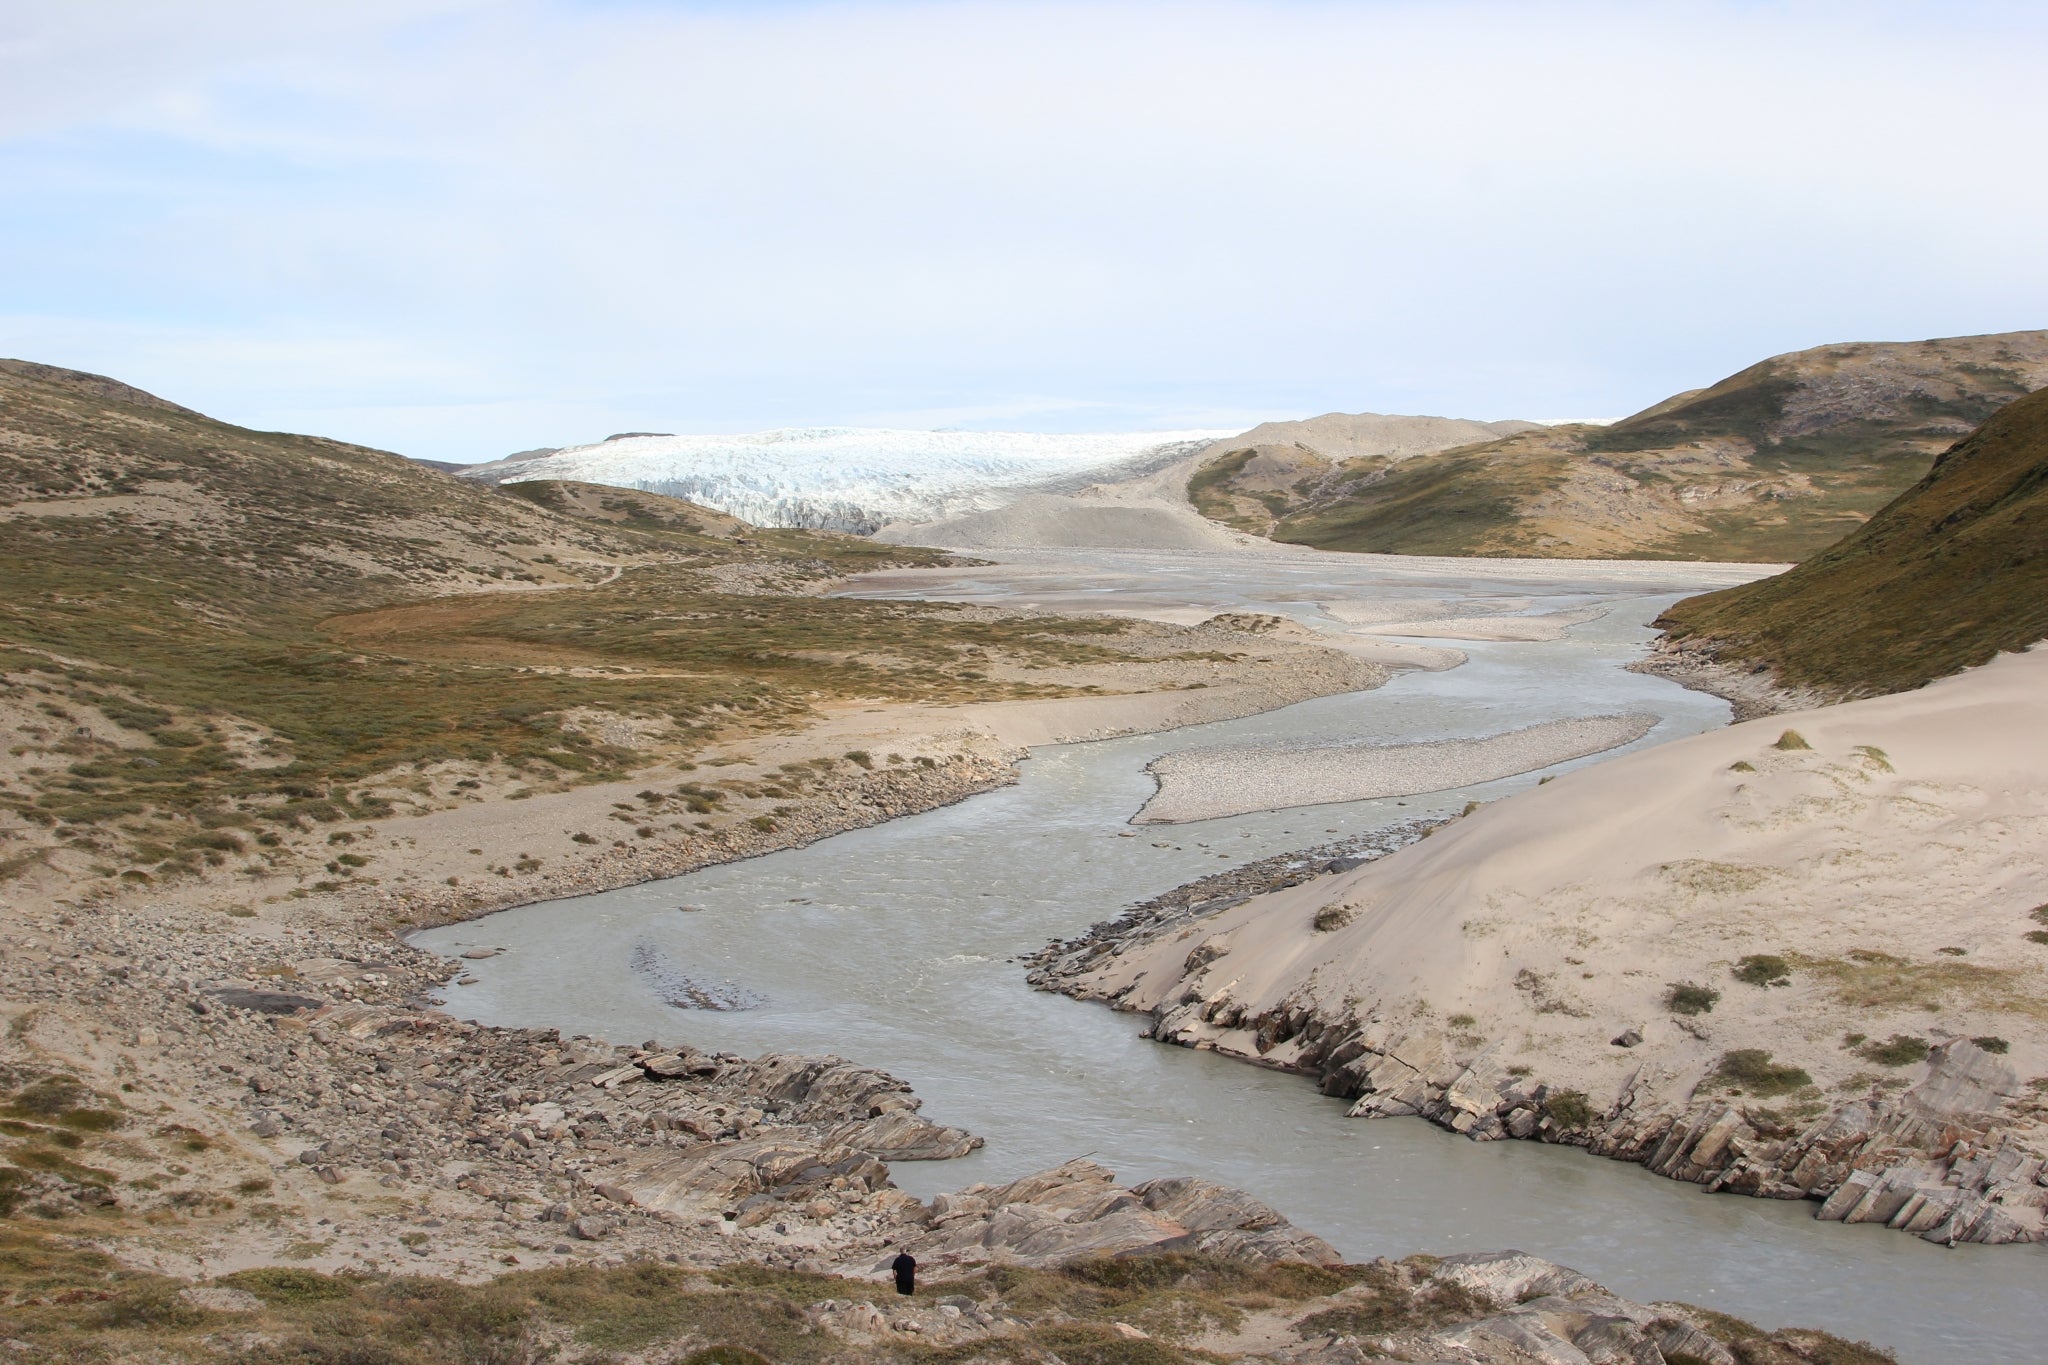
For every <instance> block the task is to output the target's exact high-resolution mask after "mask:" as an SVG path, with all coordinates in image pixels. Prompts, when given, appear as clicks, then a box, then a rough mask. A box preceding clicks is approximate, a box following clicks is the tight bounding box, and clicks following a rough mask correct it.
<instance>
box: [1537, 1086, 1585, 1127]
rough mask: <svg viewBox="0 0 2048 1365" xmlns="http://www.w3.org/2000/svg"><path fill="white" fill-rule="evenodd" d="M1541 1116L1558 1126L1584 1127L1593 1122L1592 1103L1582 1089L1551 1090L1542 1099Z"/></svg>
mask: <svg viewBox="0 0 2048 1365" xmlns="http://www.w3.org/2000/svg"><path fill="white" fill-rule="evenodd" d="M1543 1116H1544V1117H1545V1118H1547V1119H1549V1120H1550V1121H1551V1122H1553V1123H1555V1124H1557V1125H1558V1127H1560V1128H1584V1127H1587V1126H1588V1125H1590V1124H1591V1123H1592V1122H1593V1117H1594V1115H1593V1105H1592V1103H1591V1101H1589V1100H1588V1099H1587V1098H1586V1092H1585V1091H1583V1090H1553V1091H1551V1092H1550V1094H1549V1095H1547V1096H1546V1097H1545V1098H1544V1100H1543Z"/></svg>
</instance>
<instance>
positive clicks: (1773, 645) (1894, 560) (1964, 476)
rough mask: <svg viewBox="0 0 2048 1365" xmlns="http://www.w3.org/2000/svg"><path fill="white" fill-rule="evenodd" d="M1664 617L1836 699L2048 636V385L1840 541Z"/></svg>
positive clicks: (1716, 646)
mask: <svg viewBox="0 0 2048 1365" xmlns="http://www.w3.org/2000/svg"><path fill="white" fill-rule="evenodd" d="M1658 624H1659V625H1661V626H1663V627H1664V629H1665V630H1666V631H1667V632H1668V633H1669V635H1670V636H1671V638H1672V639H1673V640H1674V641H1676V642H1677V643H1678V644H1679V645H1681V646H1682V647H1690V648H1691V649H1694V650H1699V651H1704V652H1706V653H1708V654H1710V655H1711V656H1713V657H1714V658H1715V659H1717V660H1718V661H1720V662H1722V663H1724V664H1737V665H1742V666H1747V667H1757V666H1763V667H1766V668H1768V669H1769V670H1770V672H1771V673H1772V674H1774V675H1775V677H1776V678H1777V679H1778V680H1779V681H1780V682H1783V683H1787V684H1790V685H1793V686H1798V687H1808V688H1814V689H1817V690H1820V691H1822V692H1824V693H1828V694H1832V695H1837V696H1862V695H1869V694H1872V693H1879V692H1896V691H1900V690H1902V689H1906V688H1912V687H1918V686H1920V685H1921V684H1923V683H1926V682H1930V681H1932V680H1933V679H1935V678H1939V677H1942V676H1944V675H1946V674H1950V673H1954V672H1956V671H1957V670H1959V669H1963V668H1968V667H1970V666H1972V665H1976V664H1982V663H1986V662H1988V661H1989V660H1990V659H1991V658H1992V657H1993V656H1995V655H1996V654H1998V653H1999V652H2000V651H2003V650H2015V649H2024V648H2026V647H2027V646H2029V645H2032V644H2035V643H2036V642H2038V641H2041V640H2044V639H2048V390H2043V391H2041V392H2039V393H2035V394H2032V395H2029V396H2028V397H2026V398H2022V399H2020V400H2019V401H2018V402H2016V403H2013V404H2011V405H2009V406H2007V407H2005V408H2003V409H2002V410H2000V411H1999V412H1998V413H1997V414H1996V415H1995V416H1993V417H1992V418H1991V419H1990V420H1989V421H1987V422H1985V423H1984V425H1983V426H1981V427H1979V428H1978V429H1977V431H1976V432H1975V433H1973V434H1972V435H1970V436H1969V437H1968V438H1966V439H1965V440H1963V441H1960V442H1958V443H1957V444H1956V445H1955V446H1954V447H1953V448H1951V449H1950V450H1948V451H1947V452H1946V453H1945V454H1943V455H1942V456H1941V457H1940V458H1939V459H1937V460H1936V461H1935V462H1934V467H1933V468H1932V469H1931V470H1929V471H1928V473H1927V476H1926V477H1925V478H1923V479H1921V480H1920V481H1919V482H1918V483H1916V484H1914V485H1913V486H1912V487H1911V488H1909V489H1907V490H1906V491H1905V492H1904V493H1902V494H1900V495H1899V497H1898V498H1896V499H1894V500H1893V501H1892V502H1891V503H1890V504H1889V505H1888V506H1886V507H1885V508H1884V509H1883V510H1881V511H1880V512H1878V513H1877V515H1876V516H1874V517H1872V518H1871V519H1870V521H1869V522H1868V523H1867V524H1865V525H1864V526H1863V527H1861V528H1860V529H1859V530H1857V531H1856V532H1854V533H1853V534H1851V535H1849V536H1848V537H1846V538H1845V539H1843V540H1842V541H1841V542H1840V543H1839V544H1836V545H1833V546H1831V547H1829V548H1828V549H1827V550H1824V551H1822V552H1821V553H1820V554H1818V555H1815V556H1813V557H1812V558H1810V559H1808V560H1806V561H1805V562H1803V563H1801V564H1800V565H1798V566H1797V567H1796V568H1794V569H1792V570H1791V571H1790V572H1788V573H1785V574H1782V575H1779V576H1778V577H1775V578H1766V579H1760V580H1758V581H1757V582H1755V583H1749V584H1745V585H1743V586H1742V587H1738V588H1729V589H1726V590H1724V591H1721V592H1715V593H1708V594H1706V595H1704V596H1701V597H1693V598H1688V599H1687V600H1685V601H1683V602H1681V603H1679V604H1678V605H1677V606H1675V607H1673V608H1672V609H1671V610H1670V611H1669V612H1667V613H1665V615H1664V617H1663V618H1662V619H1661V620H1660V621H1659V622H1658Z"/></svg>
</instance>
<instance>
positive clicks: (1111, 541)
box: [875, 455, 1265, 551]
mask: <svg viewBox="0 0 2048 1365" xmlns="http://www.w3.org/2000/svg"><path fill="white" fill-rule="evenodd" d="M1202 458H1203V456H1200V455H1197V456H1192V457H1190V458H1188V459H1184V460H1177V461H1175V462H1174V463H1173V464H1170V465H1168V466H1166V467H1165V468H1164V469H1159V470H1155V471H1153V472H1151V473H1149V474H1144V475H1141V476H1139V477H1137V478H1134V479H1128V480H1123V481H1120V482H1111V483H1098V484H1093V485H1090V486H1089V487H1086V488H1082V489H1080V490H1078V491H1076V492H1072V493H1027V494H1024V495H1021V496H1019V497H1018V498H1016V499H1015V500H1013V501H1011V502H1010V503H1008V504H1007V505H1005V506H1003V507H999V508H996V509H995V510H993V511H987V512H973V513H968V514H966V515H963V516H957V517H951V518H948V519H946V520H944V521H934V522H926V523H923V524H917V525H913V524H907V523H906V524H901V525H894V526H885V527H883V528H882V529H881V531H879V532H877V533H876V535H875V539H877V540H881V541H887V542H889V543H891V544H895V545H939V546H944V547H945V548H947V549H956V550H999V549H1001V550H1007V549H1053V548H1067V549H1072V548H1084V547H1115V548H1119V549H1128V550H1239V551H1243V550H1255V549H1258V548H1261V547H1263V546H1264V544H1265V542H1263V541H1260V540H1257V539H1255V538H1254V537H1251V536H1247V535H1244V534H1242V533H1240V532H1236V531H1232V530H1230V529H1229V528H1227V527H1224V526H1219V525H1218V524H1217V523H1215V522H1213V521H1210V520H1209V519H1208V518H1206V517H1204V516H1203V515H1202V514H1201V513H1199V512H1197V511H1196V510H1195V509H1194V505H1193V504H1192V503H1190V502H1189V501H1188V491H1187V489H1188V478H1189V476H1190V475H1192V474H1193V473H1194V472H1195V469H1196V467H1197V466H1198V465H1199V464H1200V462H1201V459H1202Z"/></svg>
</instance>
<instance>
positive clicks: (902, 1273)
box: [889, 1251, 917, 1294]
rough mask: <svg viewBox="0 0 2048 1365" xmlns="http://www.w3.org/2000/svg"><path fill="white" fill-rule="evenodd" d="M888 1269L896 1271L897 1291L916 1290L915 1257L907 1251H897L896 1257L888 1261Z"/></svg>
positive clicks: (909, 1292)
mask: <svg viewBox="0 0 2048 1365" xmlns="http://www.w3.org/2000/svg"><path fill="white" fill-rule="evenodd" d="M889 1269H891V1270H893V1271H895V1272H896V1292H897V1293H899V1294H915V1293H916V1292H917V1257H915V1256H913V1255H911V1254H910V1253H909V1252H907V1251H899V1252H897V1253H896V1259H895V1260H893V1261H891V1262H889Z"/></svg>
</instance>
